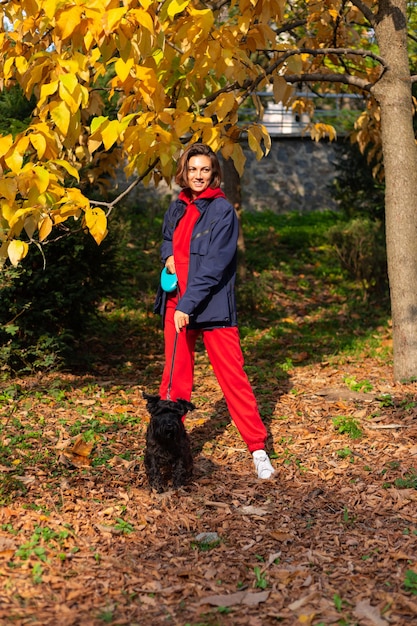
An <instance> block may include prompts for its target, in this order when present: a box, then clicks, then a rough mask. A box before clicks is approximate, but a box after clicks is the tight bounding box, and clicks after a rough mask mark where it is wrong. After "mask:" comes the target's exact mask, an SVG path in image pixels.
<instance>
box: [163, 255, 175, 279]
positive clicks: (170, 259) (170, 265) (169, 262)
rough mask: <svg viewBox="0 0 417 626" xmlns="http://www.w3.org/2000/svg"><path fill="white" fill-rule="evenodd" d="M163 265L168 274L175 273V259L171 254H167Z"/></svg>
mask: <svg viewBox="0 0 417 626" xmlns="http://www.w3.org/2000/svg"><path fill="white" fill-rule="evenodd" d="M165 267H166V268H167V270H168V273H169V274H175V261H174V255H173V254H171V256H169V257H168V258H167V260H166V261H165Z"/></svg>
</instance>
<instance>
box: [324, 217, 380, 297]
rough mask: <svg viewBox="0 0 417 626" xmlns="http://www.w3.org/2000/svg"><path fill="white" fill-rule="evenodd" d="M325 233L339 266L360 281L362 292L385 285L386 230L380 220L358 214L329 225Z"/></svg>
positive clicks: (374, 289)
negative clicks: (353, 217) (347, 219)
mask: <svg viewBox="0 0 417 626" xmlns="http://www.w3.org/2000/svg"><path fill="white" fill-rule="evenodd" d="M328 237H329V241H330V243H331V245H332V246H333V248H334V250H335V251H336V254H337V255H338V257H339V259H340V262H341V264H342V267H343V268H344V270H345V271H347V273H348V275H349V276H350V277H351V278H353V279H354V280H358V281H360V282H361V283H362V285H363V288H364V291H365V293H367V292H369V291H380V292H382V291H384V290H385V289H386V286H387V281H388V275H387V261H386V251H385V232H384V229H383V227H382V223H381V222H380V221H373V220H371V219H370V218H368V217H358V218H355V219H353V220H350V221H349V222H348V223H345V224H336V225H334V226H332V227H331V228H330V229H329V231H328Z"/></svg>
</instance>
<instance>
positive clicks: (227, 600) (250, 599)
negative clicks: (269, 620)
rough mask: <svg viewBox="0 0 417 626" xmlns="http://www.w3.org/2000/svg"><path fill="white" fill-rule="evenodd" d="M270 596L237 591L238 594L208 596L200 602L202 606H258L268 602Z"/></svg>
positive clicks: (267, 593) (263, 592)
mask: <svg viewBox="0 0 417 626" xmlns="http://www.w3.org/2000/svg"><path fill="white" fill-rule="evenodd" d="M269 594H270V592H269V591H261V592H258V593H253V592H250V591H237V592H236V593H229V594H222V595H220V594H219V595H214V596H207V597H206V598H202V599H201V600H200V604H211V605H212V606H234V605H236V604H244V605H246V606H257V605H258V604H260V603H261V602H266V600H268V598H269Z"/></svg>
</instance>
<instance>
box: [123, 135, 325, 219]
mask: <svg viewBox="0 0 417 626" xmlns="http://www.w3.org/2000/svg"><path fill="white" fill-rule="evenodd" d="M244 152H245V156H246V158H247V161H246V166H245V172H244V175H243V177H242V181H241V188H242V205H243V209H244V210H247V211H263V210H270V211H273V212H275V213H287V212H289V211H299V212H307V211H317V210H325V209H331V210H337V205H336V203H335V201H334V200H333V199H332V197H331V194H330V190H329V186H330V185H331V183H332V181H333V180H334V178H335V173H336V171H335V166H334V160H335V144H333V143H329V142H327V141H321V142H318V143H317V142H315V141H312V140H311V139H309V138H301V137H279V138H278V137H277V138H273V139H272V147H271V151H270V153H269V154H268V156H267V157H264V158H263V159H261V160H260V161H257V160H256V157H255V155H254V154H253V152H252V151H251V150H249V148H248V147H245V148H244ZM178 191H179V189H178V188H177V187H176V186H175V185H173V186H172V187H168V186H167V185H163V184H161V185H159V186H158V188H157V189H154V188H152V187H150V188H145V187H144V186H143V185H139V186H138V187H137V188H136V192H135V195H136V198H135V197H130V198H129V200H130V201H133V202H141V203H143V202H144V201H145V202H146V203H148V204H149V203H152V202H153V201H155V199H156V198H157V199H158V200H159V201H161V200H162V199H163V201H164V204H167V203H168V201H169V199H170V198H171V197H172V196H173V195H176V194H178Z"/></svg>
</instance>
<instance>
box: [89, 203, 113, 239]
mask: <svg viewBox="0 0 417 626" xmlns="http://www.w3.org/2000/svg"><path fill="white" fill-rule="evenodd" d="M84 224H85V225H86V227H87V228H88V230H89V232H90V234H91V235H92V237H93V238H94V240H95V241H96V243H97V244H100V243H101V242H102V241H103V239H104V237H105V236H106V235H107V217H106V214H105V213H104V211H103V209H100V208H97V207H95V208H88V209H87V210H86V211H85V214H84Z"/></svg>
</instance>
